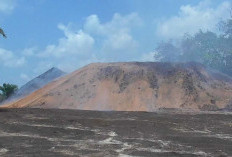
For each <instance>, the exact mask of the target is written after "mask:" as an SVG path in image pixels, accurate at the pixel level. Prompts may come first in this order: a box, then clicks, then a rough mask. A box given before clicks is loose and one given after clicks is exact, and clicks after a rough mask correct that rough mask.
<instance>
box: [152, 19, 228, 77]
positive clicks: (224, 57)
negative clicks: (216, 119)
mask: <svg viewBox="0 0 232 157" xmlns="http://www.w3.org/2000/svg"><path fill="white" fill-rule="evenodd" d="M219 28H220V30H221V34H220V35H218V34H216V33H214V32H210V31H207V32H203V31H202V30H200V31H198V32H197V33H196V34H194V35H189V34H185V35H184V36H183V38H182V39H181V40H180V41H179V42H176V41H175V42H176V43H174V42H173V41H168V42H162V43H160V44H159V45H158V46H157V48H156V51H157V52H158V54H157V55H156V56H155V57H156V58H159V59H160V61H164V62H170V61H173V62H189V61H195V62H200V63H202V64H204V65H207V66H208V67H211V68H214V69H217V70H219V71H221V72H224V73H226V74H228V75H231V76H232V17H231V18H229V19H227V20H226V21H222V22H221V23H220V25H219Z"/></svg>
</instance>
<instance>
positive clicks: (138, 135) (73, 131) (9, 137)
mask: <svg viewBox="0 0 232 157" xmlns="http://www.w3.org/2000/svg"><path fill="white" fill-rule="evenodd" d="M231 120H232V114H230V113H220V112H204V113H203V112H198V113H193V112H177V111H159V112H154V113H148V112H99V111H78V110H57V109H29V108H25V109H1V110H0V156H3V157H6V156H7V157H9V156H12V157H13V156H24V157H27V156H54V157H59V156H99V157H101V156H122V157H123V156H126V155H130V156H158V157H162V156H169V157H172V156H173V157H174V156H175V157H177V156H178V157H180V156H184V157H186V156H187V157H192V156H193V157H195V156H203V157H205V156H210V157H212V156H216V157H217V156H218V157H219V156H220V157H222V156H231V155H232V149H231V148H232V121H231Z"/></svg>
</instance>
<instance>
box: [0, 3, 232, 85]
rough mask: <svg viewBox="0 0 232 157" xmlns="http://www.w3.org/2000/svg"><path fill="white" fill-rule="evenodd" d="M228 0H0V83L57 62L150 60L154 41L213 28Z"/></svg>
mask: <svg viewBox="0 0 232 157" xmlns="http://www.w3.org/2000/svg"><path fill="white" fill-rule="evenodd" d="M231 6H232V1H231V0H0V26H1V27H2V28H3V29H4V30H5V33H6V34H7V36H8V38H7V39H3V38H0V83H1V84H2V83H3V82H9V83H15V84H18V85H22V84H24V83H25V82H27V81H28V80H30V79H32V78H33V77H35V76H37V75H39V74H41V73H43V72H45V71H46V70H48V69H49V68H51V67H53V66H55V67H58V68H60V69H62V70H64V71H66V72H71V71H73V70H76V69H78V68H80V67H81V66H84V65H86V64H88V63H91V62H112V61H115V62H116V61H152V60H153V58H152V56H153V54H154V50H155V47H156V44H157V43H158V42H160V41H165V40H168V39H170V38H172V39H178V38H179V37H181V36H182V35H183V34H184V33H185V32H188V33H190V34H193V33H195V32H196V31H198V30H199V29H200V28H201V29H203V30H211V31H217V28H216V27H215V25H216V24H217V23H218V22H219V21H220V20H221V19H224V18H228V17H229V8H231Z"/></svg>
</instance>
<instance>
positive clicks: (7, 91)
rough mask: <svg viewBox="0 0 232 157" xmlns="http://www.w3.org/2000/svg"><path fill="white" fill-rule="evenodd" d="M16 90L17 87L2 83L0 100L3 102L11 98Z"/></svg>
mask: <svg viewBox="0 0 232 157" xmlns="http://www.w3.org/2000/svg"><path fill="white" fill-rule="evenodd" d="M17 89H18V86H17V85H14V84H9V83H4V84H3V85H2V86H0V91H1V92H0V99H2V100H4V99H6V98H8V97H9V96H11V95H12V94H13V93H14V92H15V91H16V90H17Z"/></svg>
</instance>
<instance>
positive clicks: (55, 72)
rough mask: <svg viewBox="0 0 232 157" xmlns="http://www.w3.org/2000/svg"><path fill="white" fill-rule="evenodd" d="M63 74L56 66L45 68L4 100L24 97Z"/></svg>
mask: <svg viewBox="0 0 232 157" xmlns="http://www.w3.org/2000/svg"><path fill="white" fill-rule="evenodd" d="M64 74H65V72H63V71H62V70H60V69H58V68H56V67H52V68H51V69H49V70H47V71H46V72H44V73H43V74H41V75H39V76H37V77H35V78H34V79H32V80H30V81H29V82H27V83H26V84H25V85H23V86H22V87H21V88H20V89H19V90H18V91H16V93H15V94H13V95H12V96H10V97H9V98H8V99H7V100H6V102H9V101H15V100H17V99H20V98H22V97H25V96H27V95H29V94H30V93H32V92H34V91H36V90H38V89H40V88H42V87H43V86H45V85H46V84H48V83H50V82H51V81H53V80H55V79H57V78H59V77H61V76H63V75H64Z"/></svg>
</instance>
